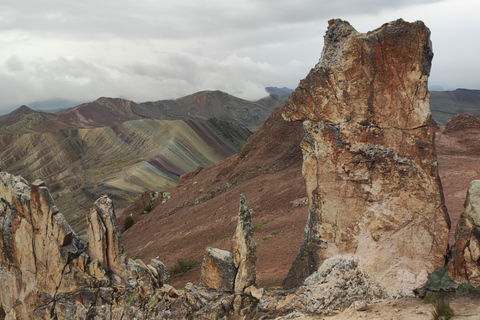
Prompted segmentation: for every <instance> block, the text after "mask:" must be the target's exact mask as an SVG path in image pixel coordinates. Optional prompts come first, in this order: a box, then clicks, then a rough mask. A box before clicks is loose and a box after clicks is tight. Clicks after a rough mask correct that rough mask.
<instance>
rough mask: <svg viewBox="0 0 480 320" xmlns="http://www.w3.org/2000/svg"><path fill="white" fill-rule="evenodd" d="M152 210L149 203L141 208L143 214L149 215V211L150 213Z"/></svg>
mask: <svg viewBox="0 0 480 320" xmlns="http://www.w3.org/2000/svg"><path fill="white" fill-rule="evenodd" d="M152 208H153V205H152V203H151V202H148V203H146V204H145V205H144V206H143V213H149V212H150V211H152Z"/></svg>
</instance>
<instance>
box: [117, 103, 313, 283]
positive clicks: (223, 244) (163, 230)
mask: <svg viewBox="0 0 480 320" xmlns="http://www.w3.org/2000/svg"><path fill="white" fill-rule="evenodd" d="M281 111H282V110H281V109H280V108H277V109H275V110H274V111H273V113H272V115H271V116H270V118H269V119H268V120H267V121H266V122H265V124H264V125H263V126H262V127H261V128H260V129H259V130H258V131H257V132H256V133H255V134H254V135H253V136H252V137H251V138H250V139H249V141H248V142H247V144H246V145H245V146H244V148H243V149H242V150H241V151H240V152H239V153H238V154H237V155H235V156H232V157H230V158H228V159H227V160H225V161H224V162H222V163H220V164H218V165H215V166H212V167H208V168H205V169H202V168H199V169H197V170H196V171H194V172H192V173H190V174H187V175H184V176H182V177H181V179H180V181H179V183H178V185H177V186H176V187H175V188H172V189H170V190H167V192H168V193H170V196H171V198H170V199H169V200H168V201H166V202H165V203H162V199H163V198H162V195H160V196H159V198H158V200H156V201H154V209H153V210H152V211H151V212H149V213H147V214H143V213H141V212H143V202H144V201H145V198H147V200H148V197H145V196H143V198H142V197H139V198H138V202H137V203H136V204H134V205H133V206H132V207H131V208H127V209H125V211H124V215H123V216H122V217H120V218H119V224H120V225H121V226H123V221H124V219H125V216H126V215H128V214H130V213H132V212H134V214H133V216H134V219H135V220H136V224H135V225H134V226H133V227H131V228H130V229H128V230H127V231H126V232H125V233H123V239H124V246H125V252H128V253H129V256H130V257H138V258H141V259H143V260H145V261H149V259H151V258H154V257H158V258H159V259H160V260H162V261H163V262H164V263H165V264H166V265H167V266H168V267H171V266H173V265H174V264H175V263H176V261H177V259H179V258H183V259H194V260H196V261H198V262H199V263H200V262H201V260H202V259H203V254H204V250H205V247H206V246H212V247H216V248H221V249H225V250H228V249H229V248H230V241H231V238H232V235H233V232H234V230H235V227H236V220H237V214H238V206H239V200H240V198H239V196H240V194H244V195H245V196H246V199H247V203H248V206H249V209H250V211H251V213H252V219H253V224H254V225H257V224H261V223H264V224H263V225H262V226H259V227H258V228H257V229H256V230H255V231H254V236H255V242H256V243H257V257H258V260H257V280H258V282H259V283H260V284H261V285H278V284H280V283H281V281H282V280H283V277H284V276H285V275H286V273H287V271H288V269H289V268H290V265H291V263H292V261H293V258H294V257H295V254H296V252H297V249H298V248H299V246H300V243H301V238H302V232H303V229H304V227H305V223H306V218H307V207H306V206H305V205H304V204H302V201H299V200H298V199H302V198H305V197H306V194H305V187H304V182H303V179H302V174H301V165H302V154H301V150H300V146H299V144H300V141H301V139H302V138H303V135H304V132H303V128H302V125H301V123H299V122H295V123H289V122H285V121H284V120H283V119H282V118H281V116H280V114H281ZM142 199H143V200H142ZM199 279H200V270H199V269H197V270H196V271H194V272H193V273H191V274H190V275H189V276H187V277H184V278H181V279H175V280H174V281H172V283H173V284H174V285H183V284H184V283H185V282H188V281H190V282H193V283H197V284H198V282H199Z"/></svg>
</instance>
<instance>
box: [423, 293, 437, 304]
mask: <svg viewBox="0 0 480 320" xmlns="http://www.w3.org/2000/svg"><path fill="white" fill-rule="evenodd" d="M437 297H438V293H437V292H429V293H427V294H426V295H425V297H424V298H423V302H425V304H428V303H434V302H435V301H437Z"/></svg>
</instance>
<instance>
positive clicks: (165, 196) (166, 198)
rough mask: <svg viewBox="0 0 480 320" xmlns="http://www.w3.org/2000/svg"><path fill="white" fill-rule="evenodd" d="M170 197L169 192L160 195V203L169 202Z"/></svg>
mask: <svg viewBox="0 0 480 320" xmlns="http://www.w3.org/2000/svg"><path fill="white" fill-rule="evenodd" d="M171 197H172V195H171V194H170V192H164V193H163V194H162V203H165V202H167V201H168V200H170V198H171Z"/></svg>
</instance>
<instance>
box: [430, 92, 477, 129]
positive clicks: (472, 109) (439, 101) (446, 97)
mask: <svg viewBox="0 0 480 320" xmlns="http://www.w3.org/2000/svg"><path fill="white" fill-rule="evenodd" d="M430 107H431V109H432V115H433V118H434V119H435V121H436V122H437V123H438V124H440V125H445V124H446V123H447V121H448V120H449V119H450V118H451V117H452V116H454V115H456V114H472V115H474V116H476V117H477V118H478V117H480V90H471V89H456V90H453V91H430Z"/></svg>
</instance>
